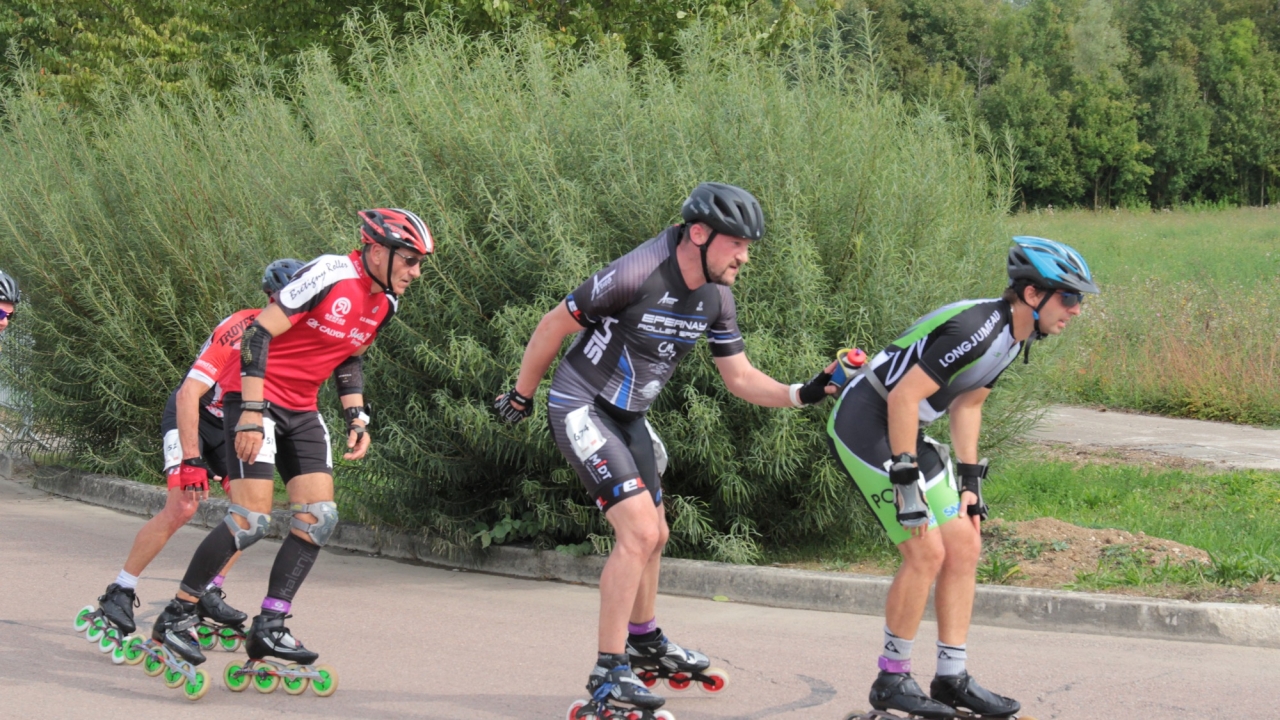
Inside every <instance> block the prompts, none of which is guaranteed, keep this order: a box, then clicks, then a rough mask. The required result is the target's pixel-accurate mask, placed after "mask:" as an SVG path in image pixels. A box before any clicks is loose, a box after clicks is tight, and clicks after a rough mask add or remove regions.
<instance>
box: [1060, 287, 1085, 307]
mask: <svg viewBox="0 0 1280 720" xmlns="http://www.w3.org/2000/svg"><path fill="white" fill-rule="evenodd" d="M1058 298H1059V299H1060V300H1061V301H1062V307H1064V308H1068V309H1070V308H1073V307H1075V306H1077V305H1081V304H1083V303H1084V293H1078V292H1066V291H1065V290H1059V291H1058Z"/></svg>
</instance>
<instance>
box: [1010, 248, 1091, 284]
mask: <svg viewBox="0 0 1280 720" xmlns="http://www.w3.org/2000/svg"><path fill="white" fill-rule="evenodd" d="M1019 280H1023V281H1026V282H1027V283H1029V284H1031V285H1035V286H1036V287H1039V288H1044V289H1046V290H1066V291H1068V292H1079V293H1096V292H1098V286H1097V285H1096V284H1094V282H1093V274H1092V273H1090V272H1089V264H1088V263H1086V262H1085V261H1084V258H1083V257H1081V256H1080V253H1078V252H1076V251H1075V250H1074V249H1072V248H1071V246H1069V245H1064V244H1062V243H1060V242H1055V241H1053V240H1046V239H1044V238H1038V237H1031V236H1028V235H1018V236H1016V237H1014V238H1013V247H1011V248H1009V284H1010V285H1012V284H1014V283H1016V282H1018V281H1019Z"/></svg>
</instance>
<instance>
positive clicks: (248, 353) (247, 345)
mask: <svg viewBox="0 0 1280 720" xmlns="http://www.w3.org/2000/svg"><path fill="white" fill-rule="evenodd" d="M270 346H271V333H270V332H269V331H268V330H267V329H266V328H264V327H262V326H261V325H259V324H258V321H257V320H254V321H253V324H252V325H250V326H249V327H247V328H245V329H244V335H242V336H241V337H240V377H256V378H265V377H266V376H267V348H269V347H270Z"/></svg>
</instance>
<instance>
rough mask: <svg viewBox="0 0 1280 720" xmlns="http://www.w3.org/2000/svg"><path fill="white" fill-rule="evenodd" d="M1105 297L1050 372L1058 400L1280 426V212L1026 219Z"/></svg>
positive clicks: (1050, 361)
mask: <svg viewBox="0 0 1280 720" xmlns="http://www.w3.org/2000/svg"><path fill="white" fill-rule="evenodd" d="M1010 226H1011V228H1012V229H1013V230H1014V231H1015V232H1019V233H1028V234H1033V235H1042V236H1045V237H1049V238H1053V239H1057V240H1062V241H1064V242H1067V243H1069V244H1071V245H1073V246H1075V247H1076V248H1078V249H1079V250H1080V251H1081V252H1082V253H1083V254H1084V256H1085V257H1086V258H1087V259H1088V261H1089V264H1090V266H1091V268H1092V269H1093V271H1094V274H1095V275H1096V276H1097V278H1098V281H1099V285H1100V287H1101V288H1102V294H1101V295H1100V296H1098V297H1095V298H1090V299H1089V300H1088V301H1087V302H1086V303H1085V310H1084V313H1083V314H1082V315H1081V317H1080V318H1079V320H1077V321H1076V322H1074V323H1073V324H1072V326H1071V327H1069V328H1068V330H1067V332H1066V333H1065V335H1064V336H1063V337H1062V338H1061V339H1060V340H1054V341H1053V342H1050V343H1046V347H1045V348H1044V349H1043V350H1042V351H1041V353H1042V354H1041V358H1042V359H1041V365H1042V367H1043V368H1044V372H1045V377H1047V378H1048V382H1049V384H1050V385H1051V387H1052V393H1051V394H1052V395H1053V396H1054V397H1055V399H1057V400H1058V401H1060V402H1068V403H1082V404H1100V405H1106V406H1109V407H1117V408H1128V409H1133V410H1140V411H1144V412H1153V413H1159V414H1163V415H1173V416H1181V417H1192V418H1199V419H1203V420H1223V421H1227V422H1237V423H1247V424H1254V425H1266V426H1280V342H1278V338H1277V332H1276V328H1277V327H1280V209H1276V208H1269V209H1258V208H1242V209H1236V210H1223V211H1186V210H1183V211H1177V212H1168V213H1163V212H1161V213H1151V212H1125V211H1116V212H1112V211H1107V212H1100V213H1094V212H1089V211H1072V212H1060V213H1055V214H1053V215H1049V214H1043V213H1040V214H1035V213H1032V214H1025V215H1019V216H1016V217H1014V218H1012V219H1011V221H1010Z"/></svg>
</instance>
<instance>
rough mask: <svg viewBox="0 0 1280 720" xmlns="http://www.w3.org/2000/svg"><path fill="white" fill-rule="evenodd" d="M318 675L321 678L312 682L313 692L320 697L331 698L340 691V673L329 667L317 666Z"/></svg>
mask: <svg viewBox="0 0 1280 720" xmlns="http://www.w3.org/2000/svg"><path fill="white" fill-rule="evenodd" d="M316 674H317V675H319V676H320V677H319V678H318V679H316V680H312V681H311V692H313V693H315V694H316V695H319V696H320V697H329V696H330V695H332V694H334V693H335V692H337V691H338V671H337V670H334V669H333V668H332V667H329V666H328V665H317V666H316Z"/></svg>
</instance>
